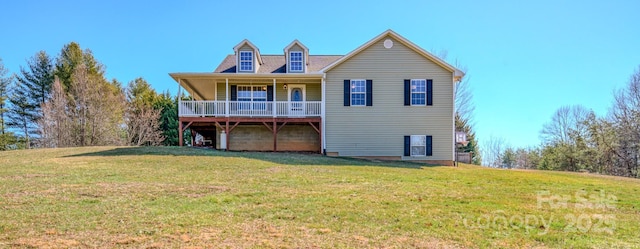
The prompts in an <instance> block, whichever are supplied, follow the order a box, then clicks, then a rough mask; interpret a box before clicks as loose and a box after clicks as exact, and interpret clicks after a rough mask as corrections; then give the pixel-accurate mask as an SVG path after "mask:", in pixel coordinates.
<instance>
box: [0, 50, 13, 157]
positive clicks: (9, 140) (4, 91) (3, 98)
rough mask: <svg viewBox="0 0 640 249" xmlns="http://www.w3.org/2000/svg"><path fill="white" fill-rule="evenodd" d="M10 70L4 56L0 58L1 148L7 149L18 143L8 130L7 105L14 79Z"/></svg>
mask: <svg viewBox="0 0 640 249" xmlns="http://www.w3.org/2000/svg"><path fill="white" fill-rule="evenodd" d="M8 74H9V70H7V69H6V68H5V67H4V64H3V63H2V58H0V150H6V149H8V147H9V146H10V145H12V144H15V143H16V138H15V136H14V135H13V133H11V132H8V131H7V127H6V123H7V122H6V119H7V118H6V117H7V115H6V114H7V111H9V110H8V109H7V105H8V98H9V84H10V83H11V81H12V80H13V77H12V76H9V75H8Z"/></svg>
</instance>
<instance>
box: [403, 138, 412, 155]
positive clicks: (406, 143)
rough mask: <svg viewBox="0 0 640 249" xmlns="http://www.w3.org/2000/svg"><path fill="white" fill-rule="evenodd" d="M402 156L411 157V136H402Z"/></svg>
mask: <svg viewBox="0 0 640 249" xmlns="http://www.w3.org/2000/svg"><path fill="white" fill-rule="evenodd" d="M404 155H405V156H411V136H404Z"/></svg>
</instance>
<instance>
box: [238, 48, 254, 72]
mask: <svg viewBox="0 0 640 249" xmlns="http://www.w3.org/2000/svg"><path fill="white" fill-rule="evenodd" d="M240 71H241V72H251V71H253V52H252V51H240Z"/></svg>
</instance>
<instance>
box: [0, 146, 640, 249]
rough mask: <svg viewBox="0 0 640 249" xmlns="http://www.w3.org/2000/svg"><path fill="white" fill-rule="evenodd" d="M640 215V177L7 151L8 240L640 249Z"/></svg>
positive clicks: (297, 159) (3, 237)
mask: <svg viewBox="0 0 640 249" xmlns="http://www.w3.org/2000/svg"><path fill="white" fill-rule="evenodd" d="M540 191H547V192H540ZM539 193H541V194H539ZM590 195H591V197H589V196H590ZM539 197H542V198H543V199H540V198H539ZM555 197H558V198H557V199H555V200H556V201H555V202H553V203H551V204H550V203H549V202H547V201H544V200H554V198H555ZM583 197H584V199H583ZM539 200H543V201H542V202H541V203H540V204H541V205H538V203H539ZM558 200H560V201H558ZM555 203H559V204H562V203H565V204H566V206H562V205H558V206H555V205H553V204H555ZM582 204H585V205H587V204H590V205H592V207H591V208H583V205H582ZM603 204H608V206H605V205H603ZM487 220H489V222H487ZM542 220H544V222H543V221H542ZM639 224H640V181H639V180H637V179H627V178H618V177H608V176H596V175H589V174H578V173H564V172H546V171H519V170H498V169H487V168H482V167H476V166H469V165H463V166H461V167H457V168H456V167H424V166H423V165H420V164H413V163H402V162H378V161H367V160H357V159H345V158H329V157H323V156H319V155H302V154H287V153H234V152H226V153H225V152H217V151H210V150H202V149H194V148H176V147H169V148H163V147H157V148H155V147H151V148H150V147H142V148H137V147H92V148H68V149H41V150H22V151H10V152H0V247H43V248H46V247H101V248H104V247H107V248H110V247H137V248H140V247H143V248H144V247H156V248H166V247H188V246H193V247H207V248H208V247H211V246H215V247H231V248H246V247H264V248H271V247H276V248H310V247H311V248H327V247H340V248H344V247H348V248H360V247H373V248H381V247H384V248H406V247H424V248H486V247H492V248H557V247H565V248H567V247H569V248H602V247H606V248H638V247H640V246H639V245H640V238H639V235H640V225H639Z"/></svg>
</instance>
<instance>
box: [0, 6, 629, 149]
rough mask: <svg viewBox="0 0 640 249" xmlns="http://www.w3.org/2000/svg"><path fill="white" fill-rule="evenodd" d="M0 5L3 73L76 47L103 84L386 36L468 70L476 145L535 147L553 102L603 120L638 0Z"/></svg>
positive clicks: (620, 81) (166, 85)
mask: <svg viewBox="0 0 640 249" xmlns="http://www.w3.org/2000/svg"><path fill="white" fill-rule="evenodd" d="M239 2H240V1H119V0H117V1H28V0H21V1H5V2H3V3H1V4H0V13H1V14H0V23H1V24H2V25H1V26H0V29H2V32H1V33H2V34H3V35H2V37H1V38H0V58H2V59H3V61H4V64H5V66H6V67H7V68H8V69H9V70H10V71H11V72H18V70H19V68H20V66H25V65H26V59H27V58H29V57H31V56H33V55H34V54H35V53H36V52H38V51H40V50H45V51H47V52H48V53H49V54H50V55H51V56H57V55H58V53H59V51H60V49H61V48H62V46H63V45H64V44H67V43H69V42H71V41H76V42H78V43H79V44H80V45H81V46H82V47H83V48H89V49H91V50H92V51H93V53H94V55H95V57H96V58H97V59H98V60H99V61H101V62H102V63H103V64H104V65H106V67H107V77H109V78H116V79H118V80H119V81H121V82H125V83H126V82H129V81H131V80H133V79H135V78H136V77H144V78H145V79H146V80H147V81H149V82H150V83H151V84H152V86H154V88H155V89H156V90H158V91H165V90H169V91H171V92H172V93H175V92H176V91H177V84H176V83H175V82H174V81H173V80H172V79H171V78H170V77H169V76H168V73H169V72H206V71H212V70H213V69H214V68H215V67H216V66H217V64H218V63H220V62H221V61H222V59H223V58H224V56H225V55H227V54H231V53H233V50H232V48H233V46H234V45H236V44H237V43H238V42H240V41H241V40H242V39H245V38H247V39H249V40H251V41H252V42H253V43H254V44H256V45H257V46H258V47H259V48H260V51H261V52H262V53H264V54H279V53H282V49H283V48H284V47H285V46H286V45H287V44H289V43H290V42H291V41H292V40H293V39H299V40H300V41H301V42H303V43H304V44H305V45H306V46H307V47H309V49H310V53H312V54H346V53H348V52H350V51H351V50H353V49H355V48H356V47H358V46H359V45H361V44H363V43H365V42H367V41H368V40H369V39H371V38H373V37H375V36H376V35H378V34H380V33H382V32H384V31H385V30H387V29H393V30H394V31H396V32H397V33H399V34H400V35H402V36H404V37H406V38H407V39H409V40H411V41H413V42H414V43H416V44H418V45H419V46H421V47H423V48H424V49H426V50H429V51H442V50H446V51H447V52H448V56H447V57H448V58H447V60H448V61H451V62H453V61H455V60H457V61H458V62H459V63H460V64H461V65H464V66H466V67H467V68H468V73H467V77H469V79H470V84H471V87H472V90H473V95H474V103H475V105H476V111H475V115H474V116H475V118H474V120H475V129H476V132H477V133H478V136H479V139H480V142H481V143H482V142H483V141H486V140H487V139H488V138H489V137H490V136H496V137H503V138H504V139H505V140H506V141H508V142H509V143H510V144H511V145H513V146H528V145H536V144H539V131H540V129H541V128H542V125H543V124H544V123H545V122H547V121H548V120H550V117H551V115H552V114H553V112H554V111H555V110H556V109H557V108H558V107H560V106H562V105H574V104H581V105H584V106H586V107H588V108H591V109H593V110H594V111H596V113H598V114H599V115H605V114H606V113H607V110H608V108H609V106H610V105H611V101H612V98H613V95H612V93H613V91H614V89H617V88H621V87H623V86H624V85H625V84H626V82H628V79H629V76H630V75H631V74H632V73H633V72H634V70H636V69H637V68H638V65H640V47H639V44H640V28H639V27H638V25H639V24H640V15H639V14H638V10H640V1H635V0H628V1H624V0H623V1H616V0H612V1H562V0H559V1H546V0H545V1H400V0H398V1H380V2H373V1H344V0H343V1H277V2H276V1H255V2H252V1H245V2H243V4H239Z"/></svg>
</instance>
